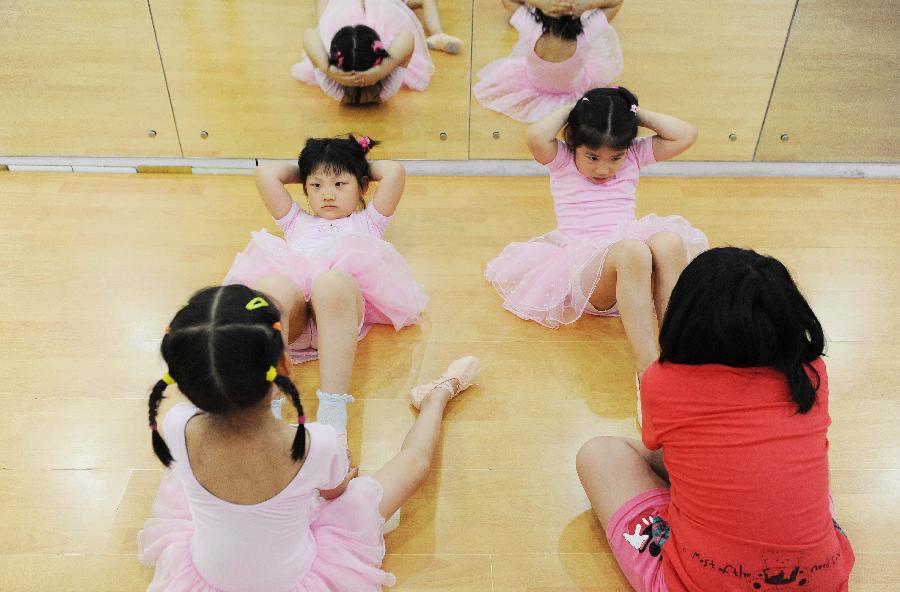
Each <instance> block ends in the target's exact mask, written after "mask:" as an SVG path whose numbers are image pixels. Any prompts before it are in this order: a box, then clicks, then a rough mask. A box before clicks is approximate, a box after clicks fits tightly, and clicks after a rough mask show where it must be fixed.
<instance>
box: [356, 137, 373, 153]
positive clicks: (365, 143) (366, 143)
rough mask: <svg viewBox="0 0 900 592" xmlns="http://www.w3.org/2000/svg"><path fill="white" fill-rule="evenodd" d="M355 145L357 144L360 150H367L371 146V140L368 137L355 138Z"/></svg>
mask: <svg viewBox="0 0 900 592" xmlns="http://www.w3.org/2000/svg"><path fill="white" fill-rule="evenodd" d="M356 143H357V144H359V146H360V148H362V149H363V150H368V149H369V147H370V146H371V145H372V139H371V138H369V136H360V137H358V138H356Z"/></svg>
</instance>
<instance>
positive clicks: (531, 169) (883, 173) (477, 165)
mask: <svg viewBox="0 0 900 592" xmlns="http://www.w3.org/2000/svg"><path fill="white" fill-rule="evenodd" d="M273 161H274V162H294V161H293V160H275V159H272V160H264V159H260V160H259V162H273ZM400 162H402V163H403V164H404V165H405V166H406V171H407V173H408V174H409V175H413V176H448V177H492V176H499V177H519V176H544V175H546V170H545V169H544V167H542V166H540V165H539V164H537V163H536V162H533V161H528V160H403V161H400ZM256 163H257V160H256V159H248V158H219V159H217V158H134V157H63V156H0V165H7V166H8V167H9V170H10V171H25V170H27V171H56V172H60V171H64V172H73V171H74V172H101V173H107V172H108V173H114V172H116V173H118V172H134V171H135V170H136V169H137V167H139V166H146V167H191V168H192V169H193V172H194V174H213V175H240V174H250V173H252V171H253V169H254V168H255V167H256ZM643 174H644V175H645V176H648V177H849V178H866V179H900V163H850V162H846V163H845V162H823V163H820V162H698V161H674V162H673V161H669V162H662V163H659V164H657V165H654V166H652V167H649V168H647V169H646V170H645V171H644V172H643Z"/></svg>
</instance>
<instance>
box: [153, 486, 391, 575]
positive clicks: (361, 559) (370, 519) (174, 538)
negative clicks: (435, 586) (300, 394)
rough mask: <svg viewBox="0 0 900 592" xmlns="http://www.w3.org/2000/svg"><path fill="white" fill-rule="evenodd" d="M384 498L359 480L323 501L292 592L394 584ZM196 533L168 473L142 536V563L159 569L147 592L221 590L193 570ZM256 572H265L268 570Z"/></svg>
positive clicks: (180, 490) (182, 497)
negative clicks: (387, 558)
mask: <svg viewBox="0 0 900 592" xmlns="http://www.w3.org/2000/svg"><path fill="white" fill-rule="evenodd" d="M381 496H382V490H381V485H380V484H379V483H378V482H377V481H375V480H374V479H372V478H371V477H357V478H356V479H353V480H352V481H350V484H349V485H348V486H347V490H346V491H345V492H344V494H343V495H341V496H340V497H338V498H336V499H334V500H332V501H324V500H322V501H321V505H320V507H319V510H318V515H317V516H316V517H315V518H314V519H313V521H312V522H311V523H310V532H311V533H312V536H313V538H314V539H315V541H316V547H317V550H318V552H317V554H316V557H315V559H314V560H313V563H312V565H311V566H310V568H309V571H307V572H306V575H304V576H303V578H302V579H301V581H299V582H297V584H296V585H295V586H294V587H292V588H291V589H290V592H331V591H333V590H346V591H350V590H352V591H354V592H356V591H372V592H374V591H377V590H381V589H382V586H393V585H394V584H395V583H396V579H395V578H394V576H393V575H392V574H390V573H388V572H385V571H383V570H382V569H381V562H382V561H383V560H384V553H385V548H384V536H383V535H382V534H381V528H382V526H383V524H384V518H382V517H381V514H379V513H378V504H379V503H380V502H381ZM193 534H194V523H193V521H192V520H191V510H190V507H189V506H188V500H187V495H186V494H185V492H184V488H183V486H182V484H181V478H180V477H179V476H178V474H177V473H176V472H175V471H172V470H168V471H166V472H165V474H164V475H163V479H162V483H161V484H160V487H159V493H157V496H156V500H155V501H154V502H153V516H152V518H150V519H149V520H147V522H146V523H145V524H144V529H143V530H142V531H140V532H139V533H138V559H139V560H140V561H141V563H143V564H144V565H146V566H148V567H152V566H155V567H156V572H155V573H154V575H153V581H152V582H151V583H150V586H149V587H148V588H147V592H222V591H220V590H219V589H218V588H214V587H212V586H210V585H209V584H208V583H207V582H206V580H204V579H203V576H201V575H200V573H199V572H198V571H197V569H196V567H194V562H193V560H192V559H191V538H192V536H193ZM235 536H240V535H239V533H236V534H235ZM258 569H260V570H261V571H263V570H265V566H264V565H261V566H258ZM273 592H278V591H273ZM285 592H287V591H285Z"/></svg>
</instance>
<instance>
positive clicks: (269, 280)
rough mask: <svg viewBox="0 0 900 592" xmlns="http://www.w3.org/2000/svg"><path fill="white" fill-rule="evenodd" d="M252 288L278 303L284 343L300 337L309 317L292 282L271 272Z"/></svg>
mask: <svg viewBox="0 0 900 592" xmlns="http://www.w3.org/2000/svg"><path fill="white" fill-rule="evenodd" d="M252 288H253V289H254V290H257V291H259V292H262V293H264V294H266V295H267V296H269V297H271V298H273V299H274V300H275V304H277V305H278V309H279V310H280V311H281V334H282V335H283V336H284V338H285V345H287V344H288V343H291V342H293V341H294V340H295V339H297V338H298V337H300V335H301V334H302V333H303V330H304V329H305V328H306V323H307V320H308V319H309V307H308V305H307V303H306V299H305V298H304V296H303V294H301V293H300V292H299V291H298V290H297V288H296V286H294V283H293V282H292V281H291V280H289V279H288V278H286V277H284V276H282V275H277V274H272V275H266V276H263V277H261V278H259V280H257V282H256V283H255V284H253V286H252Z"/></svg>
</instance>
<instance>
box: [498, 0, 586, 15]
mask: <svg viewBox="0 0 900 592" xmlns="http://www.w3.org/2000/svg"><path fill="white" fill-rule="evenodd" d="M511 1H512V2H515V3H517V4H528V5H529V6H534V7H535V8H539V9H540V10H541V12H543V13H544V14H546V15H547V16H550V17H553V18H558V17H561V16H566V15H569V14H572V10H574V9H575V6H576V0H511Z"/></svg>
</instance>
